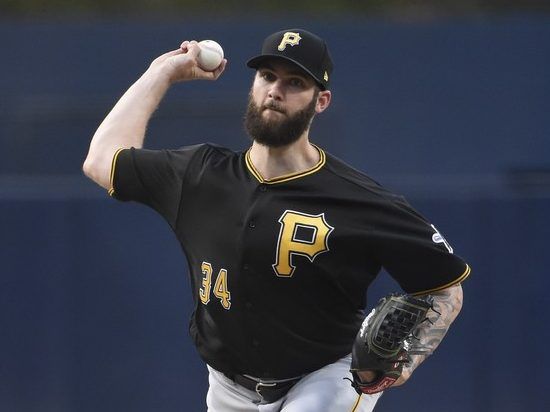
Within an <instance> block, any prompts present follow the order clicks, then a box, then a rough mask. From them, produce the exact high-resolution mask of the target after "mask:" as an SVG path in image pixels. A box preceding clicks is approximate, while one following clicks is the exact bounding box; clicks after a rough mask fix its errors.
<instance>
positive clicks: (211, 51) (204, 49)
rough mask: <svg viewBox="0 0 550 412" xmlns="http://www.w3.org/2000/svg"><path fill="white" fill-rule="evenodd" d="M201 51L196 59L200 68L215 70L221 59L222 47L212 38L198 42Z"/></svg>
mask: <svg viewBox="0 0 550 412" xmlns="http://www.w3.org/2000/svg"><path fill="white" fill-rule="evenodd" d="M199 47H200V48H201V51H200V52H199V55H198V57H197V61H198V63H199V66H200V68H201V69H203V70H206V71H207V72H211V71H214V70H216V69H217V68H218V67H219V66H220V64H221V62H222V60H223V49H222V46H220V45H219V44H218V43H216V42H215V41H214V40H203V41H201V42H199Z"/></svg>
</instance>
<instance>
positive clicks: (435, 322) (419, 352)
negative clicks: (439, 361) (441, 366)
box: [397, 285, 462, 384]
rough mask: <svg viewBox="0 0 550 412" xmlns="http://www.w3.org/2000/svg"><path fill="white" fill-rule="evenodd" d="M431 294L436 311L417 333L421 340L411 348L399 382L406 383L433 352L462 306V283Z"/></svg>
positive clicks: (432, 312)
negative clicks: (408, 359) (408, 360)
mask: <svg viewBox="0 0 550 412" xmlns="http://www.w3.org/2000/svg"><path fill="white" fill-rule="evenodd" d="M431 295H432V296H433V297H434V311H431V315H429V319H430V321H431V322H424V323H423V324H422V325H421V326H420V328H419V329H418V331H417V332H416V333H415V335H416V336H417V337H418V338H419V340H418V341H416V343H413V345H412V346H411V347H410V348H409V353H410V354H411V362H410V363H409V364H408V365H407V366H405V367H404V368H403V373H402V375H401V378H400V379H399V381H398V382H397V384H401V383H404V382H405V381H406V380H407V379H408V378H409V376H410V375H411V373H412V372H413V371H414V370H415V369H416V367H417V366H418V365H420V364H421V363H422V362H423V361H424V360H425V359H426V358H427V357H428V356H430V355H431V354H432V353H433V351H434V350H435V349H436V348H437V347H438V345H439V343H440V342H441V341H442V340H443V337H444V336H445V334H446V333H447V331H448V330H449V327H450V326H451V323H453V321H454V320H455V319H456V317H457V315H458V313H459V312H460V309H461V308H462V287H461V286H460V285H455V286H451V287H450V288H447V289H444V290H442V291H439V292H435V293H431Z"/></svg>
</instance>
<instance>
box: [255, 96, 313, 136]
mask: <svg viewBox="0 0 550 412" xmlns="http://www.w3.org/2000/svg"><path fill="white" fill-rule="evenodd" d="M316 103H317V94H315V96H313V99H311V102H310V103H309V104H308V106H307V107H305V108H304V109H302V110H300V111H299V112H297V113H295V114H293V115H292V116H288V115H287V113H286V111H285V110H284V109H283V108H281V107H280V106H278V105H277V104H276V103H269V104H266V105H264V106H262V107H261V108H260V107H258V106H257V105H256V103H254V101H253V100H252V96H251V95H249V96H248V107H247V109H246V114H245V117H244V126H245V129H246V132H247V133H248V136H249V137H250V138H251V139H252V140H253V141H255V142H257V143H259V144H261V145H263V146H268V147H283V146H287V145H289V144H291V143H294V142H295V141H297V140H298V139H299V138H300V136H301V135H302V134H303V133H304V132H305V131H306V130H307V129H308V128H309V126H310V125H311V120H312V119H313V116H314V115H315V106H316ZM266 109H272V110H275V111H277V112H280V113H282V114H283V115H284V116H286V117H284V118H282V119H279V120H277V119H276V120H265V119H264V118H263V117H262V113H263V112H264V110H266Z"/></svg>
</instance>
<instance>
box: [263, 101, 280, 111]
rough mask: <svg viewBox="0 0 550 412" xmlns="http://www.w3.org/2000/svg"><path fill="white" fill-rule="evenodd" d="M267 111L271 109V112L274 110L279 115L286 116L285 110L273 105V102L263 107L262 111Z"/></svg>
mask: <svg viewBox="0 0 550 412" xmlns="http://www.w3.org/2000/svg"><path fill="white" fill-rule="evenodd" d="M266 109H270V110H274V111H276V112H279V113H283V114H286V110H285V109H283V108H282V107H281V106H279V105H278V104H276V103H273V102H270V103H266V104H264V105H263V106H262V111H264V110H266Z"/></svg>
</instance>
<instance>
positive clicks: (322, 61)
mask: <svg viewBox="0 0 550 412" xmlns="http://www.w3.org/2000/svg"><path fill="white" fill-rule="evenodd" d="M272 58H280V59H284V60H287V61H289V62H292V63H294V64H296V65H297V66H298V67H300V68H301V69H303V70H305V71H306V72H307V73H308V74H309V75H311V77H313V78H314V79H315V81H316V82H317V83H318V84H319V87H320V88H321V90H326V89H327V88H328V85H329V81H330V76H331V73H332V59H331V58H330V53H329V51H328V47H327V44H326V43H325V41H324V40H323V39H321V38H320V37H319V36H317V35H315V34H313V33H310V32H308V31H307V30H303V29H288V30H281V31H278V32H277V33H273V34H271V35H270V36H268V37H267V38H266V39H265V40H264V43H263V46H262V54H260V55H258V56H256V57H253V58H251V59H250V60H249V61H248V62H247V63H246V65H247V66H248V67H251V68H253V69H257V68H258V67H260V66H261V65H262V63H263V62H264V61H266V60H269V59H272Z"/></svg>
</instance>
